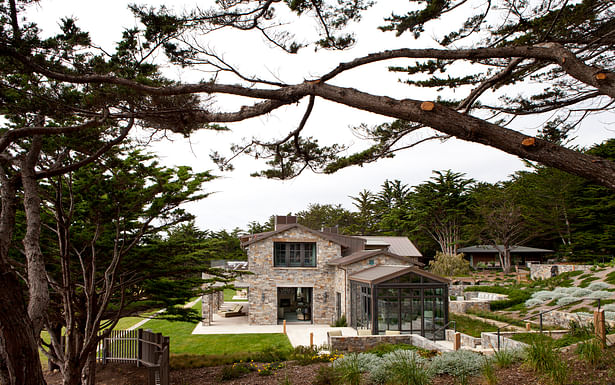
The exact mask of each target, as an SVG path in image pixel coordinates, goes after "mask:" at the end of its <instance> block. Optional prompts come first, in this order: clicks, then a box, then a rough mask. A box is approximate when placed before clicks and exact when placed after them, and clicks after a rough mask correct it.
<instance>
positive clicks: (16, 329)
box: [0, 169, 45, 385]
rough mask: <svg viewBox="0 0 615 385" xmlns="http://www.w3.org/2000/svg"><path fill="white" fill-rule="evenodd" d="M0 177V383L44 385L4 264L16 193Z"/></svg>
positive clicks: (22, 307) (16, 289) (17, 290)
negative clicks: (0, 210) (0, 198)
mask: <svg viewBox="0 0 615 385" xmlns="http://www.w3.org/2000/svg"><path fill="white" fill-rule="evenodd" d="M0 174H1V177H0V178H1V182H2V185H1V189H2V190H1V195H2V212H1V213H0V288H1V289H0V309H2V311H0V383H1V384H2V385H40V384H45V379H44V377H43V371H42V369H41V363H40V358H39V355H38V349H37V346H38V344H37V339H38V336H37V335H35V334H34V332H33V326H32V322H31V320H30V318H29V316H28V312H27V310H26V304H25V302H24V296H23V287H22V286H21V285H20V283H19V280H18V279H17V276H16V274H15V272H14V271H13V270H12V268H11V266H10V264H9V260H8V252H9V248H10V243H11V240H12V238H13V231H14V227H15V211H16V189H15V185H14V181H11V180H9V178H8V177H6V175H5V174H4V170H1V169H0Z"/></svg>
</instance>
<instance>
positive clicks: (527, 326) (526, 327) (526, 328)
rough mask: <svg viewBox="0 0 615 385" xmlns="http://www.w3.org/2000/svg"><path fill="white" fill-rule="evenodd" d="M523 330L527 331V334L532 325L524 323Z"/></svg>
mask: <svg viewBox="0 0 615 385" xmlns="http://www.w3.org/2000/svg"><path fill="white" fill-rule="evenodd" d="M525 330H527V331H528V332H529V331H530V330H532V324H531V323H529V322H526V323H525Z"/></svg>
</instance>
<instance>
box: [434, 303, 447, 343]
mask: <svg viewBox="0 0 615 385" xmlns="http://www.w3.org/2000/svg"><path fill="white" fill-rule="evenodd" d="M444 323H445V313H444V301H443V300H442V298H441V297H436V298H434V326H435V328H436V339H442V340H443V339H444V337H445V332H444V329H443V327H444ZM440 329H441V330H440Z"/></svg>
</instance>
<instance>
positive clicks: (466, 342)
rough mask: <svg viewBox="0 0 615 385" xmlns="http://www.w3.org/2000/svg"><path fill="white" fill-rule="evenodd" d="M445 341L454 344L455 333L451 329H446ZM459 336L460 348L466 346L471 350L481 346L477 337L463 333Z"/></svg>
mask: <svg viewBox="0 0 615 385" xmlns="http://www.w3.org/2000/svg"><path fill="white" fill-rule="evenodd" d="M445 332H446V340H447V341H450V342H453V343H454V342H455V331H454V330H451V329H446V330H445ZM459 335H460V336H461V346H462V347H463V346H467V347H470V348H472V349H475V348H476V347H477V346H479V345H480V344H481V341H482V340H481V339H480V338H477V337H472V336H469V335H467V334H464V333H459Z"/></svg>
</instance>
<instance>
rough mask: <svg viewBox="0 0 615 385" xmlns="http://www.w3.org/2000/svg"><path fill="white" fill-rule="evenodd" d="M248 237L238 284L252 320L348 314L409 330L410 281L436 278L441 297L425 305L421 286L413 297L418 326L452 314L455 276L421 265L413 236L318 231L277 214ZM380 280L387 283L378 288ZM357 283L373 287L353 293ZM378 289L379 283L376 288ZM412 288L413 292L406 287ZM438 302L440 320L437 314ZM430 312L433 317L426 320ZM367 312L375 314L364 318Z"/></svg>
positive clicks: (319, 320)
mask: <svg viewBox="0 0 615 385" xmlns="http://www.w3.org/2000/svg"><path fill="white" fill-rule="evenodd" d="M241 242H242V246H243V247H244V248H245V249H246V251H247V254H248V271H250V272H251V273H252V274H250V275H245V276H243V277H242V278H241V280H240V281H237V282H236V286H237V287H246V288H248V306H247V307H248V308H247V316H248V320H249V323H250V324H258V325H263V324H265V325H271V324H278V323H281V322H282V321H284V320H286V322H309V323H315V324H331V323H333V322H335V320H337V319H339V318H340V317H341V316H342V315H344V316H346V318H347V321H348V323H349V325H351V326H353V327H357V328H367V329H371V330H372V333H373V334H378V333H379V332H382V333H381V334H384V332H385V331H386V330H398V331H401V332H410V330H411V326H409V325H410V324H409V323H407V322H405V321H404V319H406V318H408V317H409V315H408V316H406V317H405V318H404V312H405V310H408V314H409V313H410V307H408V308H407V309H406V308H405V307H404V306H403V304H406V303H409V302H407V301H406V300H410V297H411V296H412V295H413V294H411V290H410V288H414V289H419V286H420V287H423V286H425V285H427V286H429V285H432V286H434V287H436V286H437V289H438V293H439V294H438V300H437V302H438V304H437V305H436V304H435V302H433V303H432V302H429V303H428V304H427V305H425V303H427V302H424V298H423V294H424V293H423V291H420V292H419V291H418V290H415V291H414V295H415V296H418V297H416V298H415V302H414V306H415V308H416V309H415V310H416V311H415V312H414V313H415V318H414V320H415V332H416V331H418V329H416V328H417V326H416V325H419V324H420V328H421V331H422V332H423V329H424V328H423V326H424V324H429V325H439V324H443V323H445V321H447V320H448V288H447V284H448V280H446V279H445V278H442V277H437V276H434V275H433V274H430V273H428V272H426V271H424V270H422V269H420V267H421V266H423V264H422V263H421V262H419V258H421V253H420V252H419V251H418V250H417V249H416V247H415V246H414V245H413V244H412V242H411V241H410V240H409V239H408V238H406V237H384V236H348V235H342V234H338V233H336V232H334V231H331V230H329V231H317V230H313V229H310V228H308V227H306V226H303V225H301V224H299V223H297V221H296V217H292V216H288V217H276V225H275V229H274V230H273V231H269V232H265V233H260V234H253V235H249V236H244V237H242V238H241ZM400 277H401V281H400ZM404 277H405V278H404ZM410 277H413V278H412V279H410ZM417 278H418V279H417ZM394 282H397V283H394ZM378 285H381V286H382V287H387V288H386V290H388V291H387V292H386V293H385V292H384V291H382V290H385V289H377V288H378ZM417 285H418V286H417ZM352 287H354V288H355V290H359V291H360V290H363V291H364V292H365V293H367V292H368V291H369V292H370V295H369V296H366V295H363V296H360V295H359V294H358V293H353V292H352ZM393 287H395V288H393ZM402 288H403V289H402ZM372 290H376V291H374V292H373V295H371V292H372ZM395 290H396V291H395ZM406 291H408V294H407V297H408V298H405V297H404V296H405V295H406V294H403V295H402V293H406ZM378 293H381V295H380V297H381V298H380V299H378V298H379V297H378ZM391 293H393V294H391ZM395 293H397V294H395ZM430 293H431V294H433V293H435V291H433V292H430ZM430 293H427V292H425V294H426V295H425V298H427V301H431V297H430V296H429V294H430ZM385 294H386V295H385ZM395 295H397V297H395ZM402 297H404V298H402ZM351 298H355V300H352V299H351ZM419 300H420V303H419ZM434 301H435V300H434ZM445 302H446V306H445ZM408 306H412V304H411V303H409V305H408ZM418 306H420V309H418ZM436 307H437V309H439V311H437V314H439V318H438V320H439V321H438V322H437V323H436V322H432V321H433V320H434V319H435V318H436V315H434V314H435V313H436V311H435V310H436ZM372 310H373V311H372ZM419 310H420V311H419ZM424 312H425V313H424ZM425 314H427V315H428V316H431V317H432V320H431V321H423V319H424V318H425V317H424V316H425ZM367 318H369V321H366V322H361V320H365V319H367ZM417 319H418V321H419V324H417V323H416V320H417ZM408 322H409V321H408ZM378 325H380V326H378ZM383 325H386V326H383ZM406 326H408V327H410V329H408V327H406Z"/></svg>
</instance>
